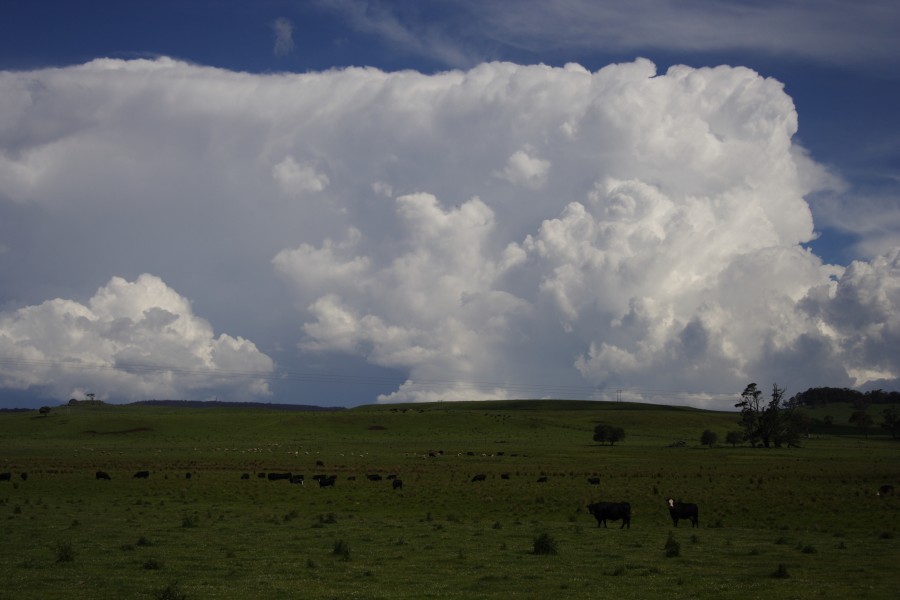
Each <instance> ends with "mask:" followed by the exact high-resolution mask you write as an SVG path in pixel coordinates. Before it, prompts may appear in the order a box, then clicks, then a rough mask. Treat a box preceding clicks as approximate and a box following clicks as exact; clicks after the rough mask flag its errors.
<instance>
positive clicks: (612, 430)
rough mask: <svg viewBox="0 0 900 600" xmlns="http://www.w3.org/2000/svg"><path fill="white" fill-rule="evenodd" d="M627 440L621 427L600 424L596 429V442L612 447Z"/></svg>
mask: <svg viewBox="0 0 900 600" xmlns="http://www.w3.org/2000/svg"><path fill="white" fill-rule="evenodd" d="M624 439H625V430H624V429H622V428H621V427H613V426H612V425H604V424H602V423H601V424H600V425H597V426H596V427H594V441H595V442H600V443H601V444H606V443H609V445H610V446H612V445H613V444H615V443H616V442H621V441H622V440H624Z"/></svg>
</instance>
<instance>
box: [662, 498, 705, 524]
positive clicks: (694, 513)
mask: <svg viewBox="0 0 900 600" xmlns="http://www.w3.org/2000/svg"><path fill="white" fill-rule="evenodd" d="M666 502H667V503H668V505H669V516H671V517H672V523H673V524H674V525H675V527H678V520H679V519H690V520H691V527H692V528H693V527H700V510H699V509H698V508H697V505H696V504H690V503H687V502H681V501H680V500H679V501H676V500H674V499H672V498H669V499H668V500H667V501H666Z"/></svg>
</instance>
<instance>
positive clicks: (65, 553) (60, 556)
mask: <svg viewBox="0 0 900 600" xmlns="http://www.w3.org/2000/svg"><path fill="white" fill-rule="evenodd" d="M73 560H75V551H74V550H73V549H72V544H70V543H68V542H63V543H60V544H57V545H56V562H58V563H64V562H72V561H73Z"/></svg>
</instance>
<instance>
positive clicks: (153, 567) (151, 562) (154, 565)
mask: <svg viewBox="0 0 900 600" xmlns="http://www.w3.org/2000/svg"><path fill="white" fill-rule="evenodd" d="M144 568H145V569H147V570H148V571H157V570H159V569H162V563H161V562H160V561H158V560H156V559H155V558H148V559H147V560H145V561H144Z"/></svg>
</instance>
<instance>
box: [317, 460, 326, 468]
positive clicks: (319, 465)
mask: <svg viewBox="0 0 900 600" xmlns="http://www.w3.org/2000/svg"><path fill="white" fill-rule="evenodd" d="M316 466H317V467H324V466H325V463H323V462H322V461H321V460H317V461H316Z"/></svg>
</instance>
